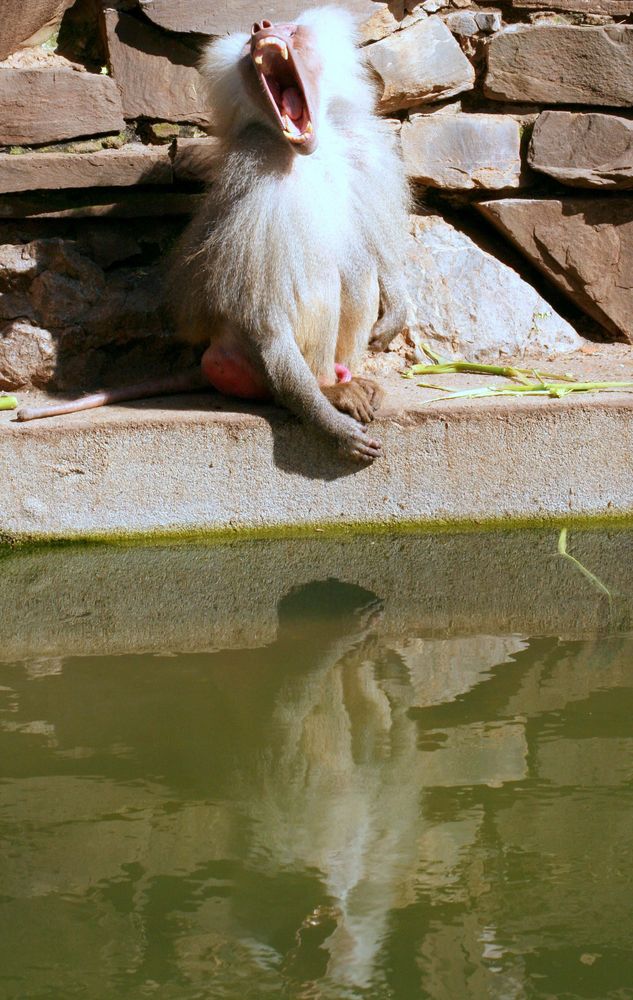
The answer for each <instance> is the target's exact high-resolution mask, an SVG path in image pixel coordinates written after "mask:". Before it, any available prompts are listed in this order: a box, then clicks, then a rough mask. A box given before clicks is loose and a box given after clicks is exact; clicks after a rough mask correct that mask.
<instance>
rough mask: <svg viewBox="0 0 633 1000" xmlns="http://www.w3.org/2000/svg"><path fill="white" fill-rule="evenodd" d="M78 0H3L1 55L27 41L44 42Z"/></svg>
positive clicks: (9, 52) (6, 54)
mask: <svg viewBox="0 0 633 1000" xmlns="http://www.w3.org/2000/svg"><path fill="white" fill-rule="evenodd" d="M73 3H74V0H28V3H24V0H3V2H2V17H1V18H0V59H6V58H7V56H8V55H11V53H12V52H15V51H16V49H18V48H20V46H21V45H23V44H24V43H25V42H27V43H28V42H31V43H32V44H36V43H40V42H43V41H45V40H46V38H47V37H48V36H49V35H51V34H52V33H53V32H54V30H55V27H56V26H57V25H58V24H59V22H60V20H61V18H62V15H63V13H64V11H65V10H66V9H67V8H68V7H70V6H71V5H72V4H73Z"/></svg>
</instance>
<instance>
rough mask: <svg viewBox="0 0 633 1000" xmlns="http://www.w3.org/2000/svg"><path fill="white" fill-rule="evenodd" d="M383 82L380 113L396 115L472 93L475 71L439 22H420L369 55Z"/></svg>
mask: <svg viewBox="0 0 633 1000" xmlns="http://www.w3.org/2000/svg"><path fill="white" fill-rule="evenodd" d="M364 52H365V57H366V59H367V64H368V66H369V67H370V69H371V70H372V71H373V73H374V74H375V76H376V77H377V79H378V83H379V110H381V111H396V110H398V109H403V108H410V107H413V106H415V105H416V104H426V103H428V102H430V101H440V100H444V99H446V98H448V97H452V96H453V95H454V94H461V93H462V92H463V91H465V90H472V88H473V85H474V81H475V71H474V69H473V67H472V65H471V64H470V62H469V61H468V59H467V58H466V56H465V55H464V53H463V52H462V50H461V48H460V47H459V43H458V42H457V41H456V40H455V38H454V37H453V35H452V34H451V32H450V30H449V29H448V28H447V27H446V25H445V24H444V22H443V21H442V20H441V18H439V17H429V18H427V19H426V20H424V21H418V22H417V23H416V24H414V25H413V26H412V27H410V28H405V29H404V30H403V31H398V32H396V33H395V34H393V35H389V36H388V37H387V38H383V39H381V40H380V41H378V42H374V43H373V44H372V45H368V46H367V47H366V49H365V50H364Z"/></svg>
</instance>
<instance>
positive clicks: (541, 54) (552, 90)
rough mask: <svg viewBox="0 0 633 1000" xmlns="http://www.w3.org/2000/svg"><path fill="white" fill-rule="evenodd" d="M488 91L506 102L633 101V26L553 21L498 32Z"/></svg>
mask: <svg viewBox="0 0 633 1000" xmlns="http://www.w3.org/2000/svg"><path fill="white" fill-rule="evenodd" d="M484 92H485V94H486V96H487V97H491V98H493V99H495V100H503V101H528V102H537V103H539V102H542V103H545V104H604V105H607V106H612V107H628V106H630V105H631V104H633V25H624V24H618V25H616V24H612V25H606V26H604V27H586V28H580V27H572V26H571V25H553V24H547V25H542V26H538V25H536V26H534V27H531V28H521V29H519V30H515V29H514V28H509V29H507V30H505V31H502V32H500V33H499V34H498V35H495V36H494V37H493V39H492V41H491V42H490V48H489V52H488V72H487V74H486V79H485V84H484Z"/></svg>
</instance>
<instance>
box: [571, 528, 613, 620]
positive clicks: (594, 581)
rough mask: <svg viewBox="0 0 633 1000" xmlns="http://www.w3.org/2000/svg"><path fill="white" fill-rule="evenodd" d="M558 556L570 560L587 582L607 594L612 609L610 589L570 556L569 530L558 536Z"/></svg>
mask: <svg viewBox="0 0 633 1000" xmlns="http://www.w3.org/2000/svg"><path fill="white" fill-rule="evenodd" d="M558 554H559V556H563V558H565V559H568V560H569V561H570V562H571V563H573V564H574V566H575V567H576V569H579V570H580V572H581V573H582V575H583V576H584V577H586V578H587V580H589V582H590V583H591V584H592V585H593V586H594V587H596V589H597V590H599V591H600V592H601V593H603V594H606V596H607V597H608V599H609V607H610V606H611V600H612V598H611V591H610V590H609V588H608V587H606V586H605V584H604V583H603V582H602V580H599V579H598V577H597V576H596V575H595V574H594V573H592V572H591V570H589V569H587V567H586V566H583V564H582V563H581V562H580V561H579V560H578V559H576V557H575V556H572V555H570V553H569V552H568V551H567V528H562V529H561V533H560V535H559V536H558Z"/></svg>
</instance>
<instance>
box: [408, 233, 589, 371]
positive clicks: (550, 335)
mask: <svg viewBox="0 0 633 1000" xmlns="http://www.w3.org/2000/svg"><path fill="white" fill-rule="evenodd" d="M412 225H413V229H412V232H413V239H412V242H411V251H410V254H409V259H408V261H407V265H406V276H407V284H408V288H409V294H410V296H411V313H410V319H409V330H410V335H412V336H413V337H417V338H418V339H419V340H423V341H427V342H430V343H431V344H432V345H433V346H434V347H436V348H437V349H438V351H440V352H442V353H445V354H450V355H453V354H458V355H461V356H464V357H467V358H469V359H472V360H478V361H486V360H494V359H495V358H498V357H499V356H500V355H509V356H511V357H521V356H522V355H523V354H533V353H538V352H546V353H548V354H549V353H558V352H562V351H574V350H577V349H578V348H579V347H580V346H581V345H582V343H583V341H582V339H581V338H580V337H579V336H578V334H577V333H576V332H575V331H574V330H573V328H572V327H571V326H570V325H569V323H567V322H566V320H564V319H562V318H561V317H560V316H559V315H558V314H557V313H556V312H555V311H554V309H553V308H552V307H551V306H550V305H549V303H548V302H546V301H545V300H544V299H543V298H542V297H541V296H540V295H539V294H538V292H537V291H536V290H535V289H534V288H532V286H531V285H528V284H527V282H525V281H524V280H523V279H522V278H521V277H520V276H519V275H518V274H517V273H516V271H513V270H512V268H510V267H507V266H506V265H505V264H502V263H501V262H500V261H498V260H497V259H496V258H495V257H493V256H492V255H491V254H489V253H486V252H485V251H484V250H482V249H481V248H480V247H478V246H477V244H476V243H474V242H473V240H471V239H470V238H469V237H468V236H466V235H465V234H464V233H460V232H459V231H458V230H456V229H455V228H454V227H453V226H451V225H449V223H448V222H446V221H445V220H444V219H442V218H441V217H439V216H416V217H414V219H413V223H412Z"/></svg>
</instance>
